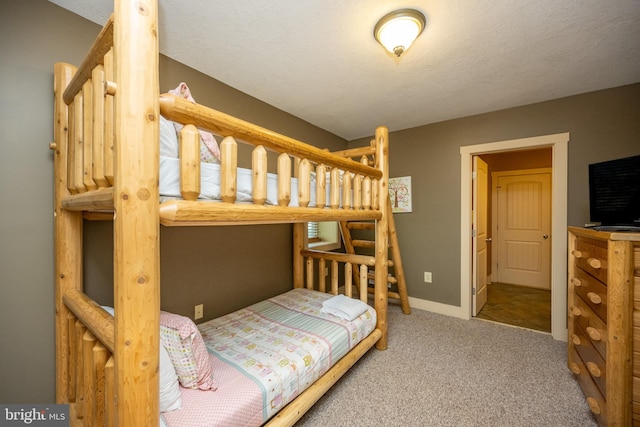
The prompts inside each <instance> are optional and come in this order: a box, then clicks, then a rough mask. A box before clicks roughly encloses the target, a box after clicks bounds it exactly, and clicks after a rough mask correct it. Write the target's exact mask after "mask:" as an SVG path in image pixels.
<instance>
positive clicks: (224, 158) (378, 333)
mask: <svg viewBox="0 0 640 427" xmlns="http://www.w3.org/2000/svg"><path fill="white" fill-rule="evenodd" d="M157 37H158V5H157V0H149V1H143V2H140V1H132V0H116V1H115V5H114V12H113V15H112V16H111V18H110V19H109V20H108V22H107V23H106V24H105V26H104V27H103V29H102V31H101V32H100V34H99V35H98V37H97V38H96V40H95V41H94V43H93V45H92V46H91V48H90V50H89V52H88V54H87V56H86V57H85V59H84V61H83V63H82V64H81V65H80V66H79V67H77V68H76V67H75V66H72V65H69V64H66V63H56V64H55V66H54V98H55V106H54V116H55V117H54V142H52V143H51V144H50V148H51V149H52V150H53V152H54V175H55V178H54V180H55V182H54V193H55V195H54V203H55V206H54V218H55V221H54V224H55V289H56V292H55V312H56V401H57V403H68V404H70V415H71V420H70V423H71V425H91V426H93V425H124V426H134V425H150V426H157V425H158V424H159V423H161V422H162V421H163V419H162V418H161V417H160V403H159V388H160V384H159V382H160V381H159V369H160V368H161V358H162V355H163V354H164V352H163V351H162V348H163V347H166V343H165V341H163V336H162V332H161V329H162V326H166V324H165V322H164V321H163V319H165V320H166V318H167V316H169V318H171V316H172V314H170V313H164V312H162V311H161V307H160V265H159V262H160V257H159V252H160V240H159V229H160V226H161V225H162V226H166V227H171V226H224V225H238V224H276V223H290V224H292V227H293V248H294V250H293V262H292V265H293V279H292V282H293V287H294V289H293V290H292V291H290V292H293V295H295V298H293V297H291V294H290V293H286V294H284V297H282V296H279V297H275V298H285V299H287V298H288V299H297V298H299V297H300V295H299V294H300V293H301V292H302V293H304V292H307V291H308V292H309V293H310V295H313V296H312V299H316V300H317V301H319V302H320V305H321V306H324V304H323V302H326V301H328V300H329V299H335V298H337V297H338V296H337V294H338V291H339V289H343V290H344V293H345V294H346V297H347V298H348V297H352V277H353V275H354V274H353V273H354V272H357V274H359V277H360V279H361V280H359V283H360V287H361V288H360V289H359V292H358V293H359V299H360V300H361V301H363V302H369V303H370V304H371V301H372V304H373V309H368V310H367V311H366V312H365V314H361V315H360V316H365V317H366V316H368V317H369V318H370V319H373V320H374V321H375V322H374V326H373V327H372V328H370V329H369V330H367V331H366V332H364V333H363V334H362V335H363V336H362V337H360V338H359V340H358V342H357V344H355V343H354V345H353V346H350V347H349V348H348V349H346V350H344V351H342V353H340V355H339V357H336V359H337V360H333V361H332V362H331V364H330V366H326V367H325V368H324V369H323V370H322V372H321V376H319V378H317V379H316V378H315V377H314V378H311V379H309V380H308V381H307V383H308V384H305V385H304V387H306V388H305V389H304V390H302V388H301V389H300V390H296V391H295V392H294V393H291V396H290V398H291V399H292V400H291V401H286V402H284V401H283V402H280V403H281V404H282V405H281V406H283V408H280V407H278V408H276V409H277V413H275V414H268V415H267V416H266V417H265V418H264V419H263V420H258V421H257V422H258V423H262V422H267V423H269V425H292V424H294V423H295V422H296V421H297V420H298V419H299V418H300V417H301V416H302V414H304V413H305V412H306V411H307V410H308V409H309V408H310V407H311V406H313V404H314V403H315V402H316V401H317V400H318V399H319V398H320V397H322V395H323V394H324V393H325V392H326V391H327V390H328V389H329V388H330V387H331V386H332V385H333V384H335V383H336V382H337V381H338V380H339V378H340V377H342V376H343V375H344V374H345V373H346V372H347V371H348V369H350V367H351V366H353V365H354V364H355V363H356V362H357V361H358V360H359V359H360V357H361V356H362V355H364V354H365V353H366V352H367V351H368V350H369V349H371V348H372V347H374V346H375V347H377V348H378V349H380V350H384V349H385V348H386V346H387V323H386V317H387V271H388V247H387V245H388V226H387V221H388V218H387V215H388V211H387V209H386V204H387V194H388V190H387V181H388V157H387V156H388V132H387V129H386V128H385V127H379V128H377V129H376V130H375V138H374V139H373V140H372V143H371V145H370V146H368V147H363V148H359V149H353V150H345V151H342V152H337V153H330V152H328V151H326V150H322V149H320V148H317V147H314V146H312V145H309V144H305V143H302V142H300V141H297V140H295V139H293V138H289V137H286V136H284V135H280V134H278V133H275V132H272V131H270V130H267V129H264V128H262V127H259V126H256V125H253V124H251V123H248V122H245V121H243V120H241V119H238V118H235V117H232V116H229V115H227V114H224V113H222V112H219V111H216V110H213V109H211V108H208V107H205V106H203V105H200V104H197V103H195V102H191V101H189V100H186V99H183V98H181V97H179V96H175V95H173V94H169V93H167V94H160V93H159V77H158V39H157ZM161 116H162V117H163V119H162V120H168V121H172V122H174V123H178V124H180V125H182V126H181V127H182V129H181V131H180V132H179V140H180V144H179V165H180V169H179V188H180V197H175V195H169V196H170V197H165V195H163V194H161V193H160V190H159V188H160V185H159V182H160V181H161V177H160V148H159V145H160V144H159V139H160V137H161V135H160V128H161V126H160V121H161V119H160V117H161ZM201 131H208V132H211V133H212V134H215V135H217V136H219V137H220V138H222V140H221V142H220V164H219V176H220V182H219V183H218V186H219V193H220V200H217V201H216V200H209V199H205V198H203V197H202V194H201V192H202V187H203V185H202V183H201V179H200V178H201V175H202V168H203V167H204V166H203V165H202V164H201V162H200V158H199V152H200V143H201V138H200V132H201ZM238 142H240V143H245V144H251V145H253V146H254V149H253V150H252V152H251V164H252V167H251V170H250V176H251V186H250V190H247V191H250V197H249V200H244V199H243V200H242V201H240V200H238V193H239V192H238V188H237V187H238V179H239V178H238V174H239V170H240V168H238V167H237V164H238V158H237V156H238V150H237V144H238ZM272 153H275V154H274V155H276V156H277V162H276V164H277V172H275V173H273V172H268V161H267V158H268V155H271V154H272ZM353 158H356V159H357V160H353ZM324 177H327V179H326V180H325V179H321V178H324ZM270 180H271V181H273V180H275V183H276V184H275V185H276V189H275V192H276V196H275V198H273V197H271V198H270V197H268V194H267V193H268V192H269V191H273V190H268V183H267V182H268V181H270ZM292 188H293V189H294V190H292ZM292 191H294V192H295V194H294V195H295V197H292V194H291V193H292ZM270 199H272V200H271V201H270ZM292 199H296V201H295V203H291V200H292ZM85 219H86V220H93V219H101V220H109V221H112V222H113V237H114V265H113V268H114V274H113V281H114V283H113V296H114V298H113V300H114V304H113V305H114V307H113V309H112V310H111V313H109V311H110V310H109V309H107V308H105V307H102V306H100V304H99V303H98V302H96V301H93V300H92V299H91V298H90V297H89V296H88V295H86V294H85V293H84V292H83V288H84V287H83V263H82V253H83V251H82V232H83V220H85ZM349 220H375V221H376V244H375V253H374V255H373V256H363V255H353V254H342V253H329V252H321V251H313V250H309V249H307V248H306V244H305V239H306V222H309V221H349ZM329 267H330V271H331V273H330V275H329V278H328V281H329V283H326V282H327V277H326V276H325V274H324V272H325V268H329ZM371 270H374V282H375V285H374V286H375V292H374V295H373V299H372V300H371V299H368V297H367V289H366V286H367V283H368V282H369V279H368V278H367V277H368V273H369V272H370V271H371ZM339 272H344V275H343V277H341V276H340V275H339ZM320 292H327V293H328V294H329V295H327V296H325V295H326V294H320ZM318 295H322V297H320V296H318ZM281 302H282V301H281V300H276V301H275V302H273V301H270V302H268V303H269V304H280V303H281ZM265 303H266V302H265ZM260 304H263V303H259V305H260ZM321 306H317V307H315V308H313V307H312V308H309V307H308V306H307V305H305V307H304V308H303V309H301V311H305V310H307V311H310V312H312V315H313V316H316V317H318V316H320V314H319V312H320V311H323V310H322V309H321ZM255 309H256V307H253V306H252V307H250V308H249V310H250V311H251V313H254V310H255ZM245 314H246V312H245ZM323 315H324V316H332V315H331V314H326V313H324V314H323ZM173 316H175V315H173ZM173 319H174V320H175V318H173ZM329 319H330V320H331V318H330V317H329ZM184 320H185V319H181V321H184ZM227 320H228V319H227ZM213 322H218V323H212V324H211V323H208V322H207V323H206V324H204V326H203V325H202V324H201V325H198V327H199V328H198V332H193V333H192V335H190V336H191V337H192V338H193V340H192V341H191V342H195V341H196V338H195V337H196V336H198V337H205V339H207V336H208V335H210V334H212V333H213V331H214V330H215V329H225V328H224V327H222V326H221V325H222V323H220V322H223V320H219V319H214V320H213ZM332 322H333V323H337V321H336V320H333V321H332ZM340 322H342V320H340ZM169 323H171V322H169ZM187 323H188V322H187ZM231 323H233V322H231ZM193 326H194V325H193V324H190V325H188V326H187V327H193ZM234 333H235V332H234ZM354 335H357V334H355V332H354V333H353V334H350V336H354ZM217 339H218V338H215V340H217ZM207 347H208V348H207V350H208V352H209V353H211V351H212V347H215V344H210V343H207ZM351 347H352V348H351ZM225 348H226V347H225ZM225 348H222V349H218V350H220V351H224V350H225ZM209 357H211V354H209ZM214 369H215V368H214ZM213 379H214V380H216V381H217V378H216V374H215V372H214V374H213ZM220 381H222V379H220ZM216 386H218V387H219V388H220V389H223V388H224V387H223V386H222V385H219V384H216ZM205 388H207V387H205ZM208 388H210V389H211V388H215V386H213V385H212V386H209V387H208ZM188 392H189V393H191V392H192V390H190V389H189V390H188ZM210 393H211V392H210ZM212 393H217V391H215V392H212Z"/></svg>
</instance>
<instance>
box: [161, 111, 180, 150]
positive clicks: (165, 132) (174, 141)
mask: <svg viewBox="0 0 640 427" xmlns="http://www.w3.org/2000/svg"><path fill="white" fill-rule="evenodd" d="M160 155H161V156H166V157H171V158H174V159H177V158H178V135H177V134H176V128H175V127H174V126H173V123H172V122H171V121H169V120H167V119H165V118H164V117H162V116H160Z"/></svg>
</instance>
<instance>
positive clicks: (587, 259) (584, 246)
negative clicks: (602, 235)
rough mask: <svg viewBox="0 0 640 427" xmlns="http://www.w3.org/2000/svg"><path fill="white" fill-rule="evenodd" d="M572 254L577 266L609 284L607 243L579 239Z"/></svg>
mask: <svg viewBox="0 0 640 427" xmlns="http://www.w3.org/2000/svg"><path fill="white" fill-rule="evenodd" d="M571 254H572V255H573V256H574V257H575V261H576V265H577V266H578V267H580V268H582V269H583V270H585V271H587V272H589V273H590V274H592V275H594V276H595V277H597V278H598V279H600V280H601V281H602V282H604V283H607V271H608V262H607V261H608V248H607V242H606V241H601V240H595V239H588V238H585V237H578V238H577V239H576V244H575V248H574V250H573V251H572V252H571Z"/></svg>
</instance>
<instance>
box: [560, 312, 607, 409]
mask: <svg viewBox="0 0 640 427" xmlns="http://www.w3.org/2000/svg"><path fill="white" fill-rule="evenodd" d="M569 339H570V340H571V343H572V344H573V348H574V349H575V350H576V351H577V352H578V354H579V355H580V359H582V362H583V364H584V366H585V368H586V370H587V372H589V374H590V375H591V379H592V380H593V382H594V383H595V384H596V386H597V387H598V390H599V391H600V394H602V396H603V397H604V398H605V399H606V397H607V366H606V363H605V361H604V359H603V358H602V356H600V353H599V352H598V351H597V350H596V348H595V347H594V346H593V343H592V342H591V340H590V339H589V338H588V336H587V334H586V332H585V331H584V330H583V329H582V328H581V327H580V325H575V326H574V328H573V335H572V336H570V337H569Z"/></svg>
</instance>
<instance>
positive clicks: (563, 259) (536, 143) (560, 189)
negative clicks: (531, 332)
mask: <svg viewBox="0 0 640 427" xmlns="http://www.w3.org/2000/svg"><path fill="white" fill-rule="evenodd" d="M569 139H570V134H569V132H565V133H558V134H553V135H544V136H536V137H531V138H521V139H513V140H507V141H499V142H489V143H485V144H476V145H468V146H463V147H460V164H461V167H460V173H461V180H460V185H461V191H460V193H461V194H460V311H461V313H460V315H461V317H462V318H465V319H470V318H471V317H472V316H471V310H472V307H471V288H472V272H471V267H472V263H471V257H472V256H473V254H472V242H471V240H472V236H471V231H472V230H471V221H472V212H471V190H472V188H471V172H472V165H473V162H472V158H473V156H475V155H481V154H489V153H497V152H504V151H515V150H525V149H528V148H534V147H538V148H539V147H545V146H546V147H551V151H552V164H551V169H552V180H551V239H552V241H551V335H552V336H553V338H554V339H556V340H560V341H566V340H567V173H568V167H569V162H568V161H569V158H568V143H569Z"/></svg>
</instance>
